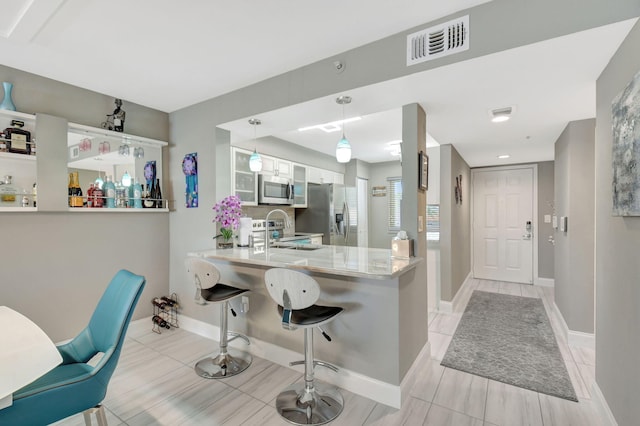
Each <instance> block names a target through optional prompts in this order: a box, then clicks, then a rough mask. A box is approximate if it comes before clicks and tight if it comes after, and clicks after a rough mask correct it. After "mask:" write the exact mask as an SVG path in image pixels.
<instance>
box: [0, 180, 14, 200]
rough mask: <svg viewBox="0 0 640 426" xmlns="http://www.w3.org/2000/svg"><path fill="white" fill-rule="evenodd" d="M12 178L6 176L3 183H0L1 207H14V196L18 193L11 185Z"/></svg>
mask: <svg viewBox="0 0 640 426" xmlns="http://www.w3.org/2000/svg"><path fill="white" fill-rule="evenodd" d="M11 179H12V177H11V176H9V175H6V176H5V177H4V181H3V182H1V183H0V203H1V204H2V205H3V206H14V205H16V199H17V197H16V195H17V193H18V191H16V189H15V188H14V187H13V185H12V184H11Z"/></svg>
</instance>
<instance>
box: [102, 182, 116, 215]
mask: <svg viewBox="0 0 640 426" xmlns="http://www.w3.org/2000/svg"><path fill="white" fill-rule="evenodd" d="M103 192H104V196H105V200H106V207H107V208H109V209H113V208H115V207H116V185H115V184H114V183H113V181H112V180H111V175H109V176H107V181H106V182H105V183H104V185H103Z"/></svg>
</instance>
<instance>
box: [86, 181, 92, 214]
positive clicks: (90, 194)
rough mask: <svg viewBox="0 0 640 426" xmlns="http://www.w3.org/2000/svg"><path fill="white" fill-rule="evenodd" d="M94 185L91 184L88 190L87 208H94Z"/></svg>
mask: <svg viewBox="0 0 640 426" xmlns="http://www.w3.org/2000/svg"><path fill="white" fill-rule="evenodd" d="M93 188H94V187H93V183H90V184H89V189H87V208H92V207H93V191H94V189H93Z"/></svg>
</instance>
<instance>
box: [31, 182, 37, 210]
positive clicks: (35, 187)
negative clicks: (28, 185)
mask: <svg viewBox="0 0 640 426" xmlns="http://www.w3.org/2000/svg"><path fill="white" fill-rule="evenodd" d="M31 193H32V194H33V196H32V197H31V200H33V207H38V187H37V186H36V184H35V183H34V184H33V191H31Z"/></svg>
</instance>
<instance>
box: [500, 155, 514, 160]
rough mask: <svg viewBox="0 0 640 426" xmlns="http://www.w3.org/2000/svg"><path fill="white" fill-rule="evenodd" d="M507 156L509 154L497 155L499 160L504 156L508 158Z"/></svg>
mask: <svg viewBox="0 0 640 426" xmlns="http://www.w3.org/2000/svg"><path fill="white" fill-rule="evenodd" d="M509 157H511V156H510V155H509V154H502V155H498V158H499V159H501V160H504V159H505V158H509Z"/></svg>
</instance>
